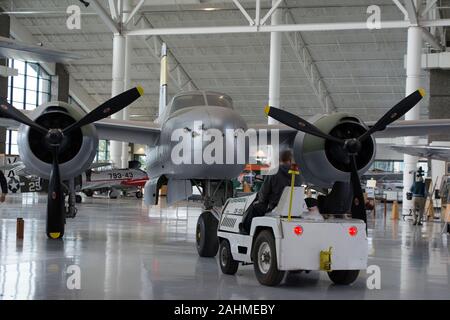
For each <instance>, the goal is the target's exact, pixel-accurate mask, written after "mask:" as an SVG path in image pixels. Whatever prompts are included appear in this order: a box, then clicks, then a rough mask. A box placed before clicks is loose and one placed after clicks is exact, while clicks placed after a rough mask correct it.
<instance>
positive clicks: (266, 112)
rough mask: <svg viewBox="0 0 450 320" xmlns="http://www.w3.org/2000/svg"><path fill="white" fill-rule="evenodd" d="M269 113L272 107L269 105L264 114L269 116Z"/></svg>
mask: <svg viewBox="0 0 450 320" xmlns="http://www.w3.org/2000/svg"><path fill="white" fill-rule="evenodd" d="M269 111H270V106H269V105H267V106H265V107H264V113H265V114H266V115H269Z"/></svg>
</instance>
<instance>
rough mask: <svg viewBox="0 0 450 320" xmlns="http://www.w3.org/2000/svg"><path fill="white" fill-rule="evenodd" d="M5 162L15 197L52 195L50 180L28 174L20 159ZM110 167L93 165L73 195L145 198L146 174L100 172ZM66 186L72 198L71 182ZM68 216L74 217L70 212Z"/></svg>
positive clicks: (134, 170)
mask: <svg viewBox="0 0 450 320" xmlns="http://www.w3.org/2000/svg"><path fill="white" fill-rule="evenodd" d="M0 158H1V157H0ZM0 162H1V159H0ZM3 162H5V165H3V166H0V170H2V171H3V172H4V174H5V177H6V181H7V183H8V189H9V191H10V192H11V193H27V192H47V191H48V180H46V179H42V178H40V177H38V176H36V175H33V174H31V173H30V172H28V171H27V169H26V167H25V165H24V164H23V162H22V161H21V160H20V157H19V156H6V157H5V158H4V159H3ZM110 166H111V163H109V162H104V163H102V162H96V163H92V164H91V166H90V167H89V169H88V170H86V171H85V172H83V173H82V174H81V175H79V176H77V177H75V179H74V181H75V188H74V190H73V191H72V192H74V193H75V192H83V193H84V194H86V196H88V197H90V196H92V195H93V194H94V192H95V191H101V192H107V193H108V194H109V196H110V198H112V199H115V198H117V197H118V196H119V195H120V192H127V193H132V192H133V193H134V194H135V196H136V197H137V198H142V196H143V193H142V188H143V187H144V185H145V182H146V181H147V180H148V177H147V174H146V173H145V171H143V170H140V169H139V168H131V167H130V168H126V169H102V170H98V169H100V168H106V167H110ZM63 184H64V186H65V193H66V194H69V193H70V192H71V191H70V190H69V186H68V181H64V182H63ZM75 199H76V201H75V202H76V203H80V202H81V196H80V195H76V198H75ZM69 207H70V205H69ZM68 215H69V216H70V212H69V213H68Z"/></svg>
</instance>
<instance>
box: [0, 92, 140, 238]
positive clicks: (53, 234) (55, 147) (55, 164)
mask: <svg viewBox="0 0 450 320" xmlns="http://www.w3.org/2000/svg"><path fill="white" fill-rule="evenodd" d="M143 94H144V90H143V89H142V87H135V88H132V89H129V90H127V91H125V92H123V93H121V94H119V95H117V96H115V97H112V98H111V99H109V100H108V101H106V102H105V103H103V104H101V105H100V106H98V107H97V108H95V109H94V110H92V111H91V112H89V113H88V114H86V115H85V116H84V117H83V118H81V119H80V120H78V121H77V122H75V123H74V124H72V125H69V126H68V127H66V128H44V127H43V126H41V125H40V124H38V123H36V122H35V121H33V120H31V119H30V118H28V117H27V116H26V115H25V114H23V113H22V112H20V111H19V110H17V109H16V108H14V107H13V106H12V105H11V104H9V103H8V102H7V101H6V100H5V99H4V98H0V115H1V116H3V117H7V118H11V119H13V120H16V121H17V122H20V123H22V124H24V125H27V126H29V127H30V128H33V129H35V130H37V131H39V132H41V133H43V134H44V135H45V137H44V140H45V146H46V147H47V149H48V151H49V152H50V153H51V154H52V169H51V172H50V180H49V185H48V203H47V235H48V236H49V237H50V238H53V239H58V238H61V237H62V236H63V234H64V223H65V215H64V214H63V213H64V193H63V190H62V184H61V174H60V168H59V151H60V147H61V144H62V142H63V140H64V137H65V136H67V135H69V134H70V133H71V132H73V131H74V130H76V129H79V128H81V127H83V126H85V125H88V124H91V123H94V122H95V121H98V120H101V119H104V118H107V117H109V116H110V115H112V114H114V113H116V112H118V111H120V110H122V109H124V108H125V107H127V106H128V105H130V104H131V103H133V102H134V101H135V100H137V99H138V98H139V97H140V96H142V95H143Z"/></svg>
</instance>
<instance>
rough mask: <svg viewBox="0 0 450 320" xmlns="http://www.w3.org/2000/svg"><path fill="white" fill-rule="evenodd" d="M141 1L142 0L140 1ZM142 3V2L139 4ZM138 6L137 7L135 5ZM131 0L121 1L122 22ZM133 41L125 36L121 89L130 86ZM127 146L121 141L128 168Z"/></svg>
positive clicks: (126, 112) (124, 165) (124, 112)
mask: <svg viewBox="0 0 450 320" xmlns="http://www.w3.org/2000/svg"><path fill="white" fill-rule="evenodd" d="M141 2H142V1H141ZM140 5H142V3H141V4H140ZM136 8H139V7H136ZM132 11H133V10H132V8H131V1H130V0H125V1H124V2H123V15H122V21H123V22H124V24H126V23H128V21H129V19H130V17H131V12H132ZM132 46H133V42H132V39H131V37H125V57H124V77H123V91H125V90H128V89H130V88H131V50H132ZM129 108H130V107H127V108H125V109H123V110H122V119H123V120H129V119H130V114H129ZM129 146H130V144H129V143H128V142H122V154H121V156H122V158H121V160H122V166H121V167H122V168H128V161H129V160H130V153H129Z"/></svg>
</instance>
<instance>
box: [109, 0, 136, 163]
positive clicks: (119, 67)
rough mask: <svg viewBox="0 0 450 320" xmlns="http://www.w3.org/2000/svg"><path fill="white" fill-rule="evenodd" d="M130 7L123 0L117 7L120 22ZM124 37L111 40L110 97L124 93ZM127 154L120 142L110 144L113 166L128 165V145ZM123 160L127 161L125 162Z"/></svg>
mask: <svg viewBox="0 0 450 320" xmlns="http://www.w3.org/2000/svg"><path fill="white" fill-rule="evenodd" d="M130 9H131V5H130V0H124V1H123V3H122V4H121V5H119V6H118V10H119V16H121V18H122V22H124V21H126V19H128V16H129V13H130ZM126 51H127V45H126V37H125V36H124V35H123V33H122V32H121V33H115V34H114V38H113V63H112V88H111V96H112V97H114V96H116V95H118V94H120V93H122V92H123V91H124V87H125V69H126V67H125V66H126V64H127V62H126V61H125V59H126V56H127V55H126ZM111 118H112V119H118V120H123V119H124V111H123V110H122V111H119V112H117V113H115V114H113V115H112V116H111ZM126 150H127V152H125V153H124V152H123V151H124V147H123V143H122V142H120V141H111V142H110V154H111V162H112V163H113V165H115V166H118V167H122V166H123V164H124V162H126V165H125V167H126V166H127V165H128V144H127V147H126ZM125 159H127V160H126V161H125Z"/></svg>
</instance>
